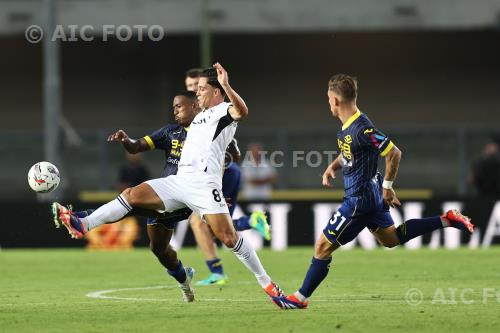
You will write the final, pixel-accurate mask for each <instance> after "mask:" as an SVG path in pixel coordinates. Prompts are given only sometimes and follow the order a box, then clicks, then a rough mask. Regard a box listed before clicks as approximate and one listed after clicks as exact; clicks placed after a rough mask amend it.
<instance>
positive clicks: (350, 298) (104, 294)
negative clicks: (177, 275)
mask: <svg viewBox="0 0 500 333" xmlns="http://www.w3.org/2000/svg"><path fill="white" fill-rule="evenodd" d="M251 283H255V281H238V282H237V283H235V284H251ZM174 288H178V286H177V285H163V286H148V287H135V288H116V289H107V290H100V291H94V292H90V293H88V294H86V295H85V296H87V297H90V298H97V299H107V300H120V301H135V302H137V301H139V302H141V301H143V302H144V301H145V302H167V301H172V300H173V299H172V298H140V297H121V296H109V295H108V294H113V293H117V292H123V291H134V290H151V289H174ZM343 296H345V297H347V298H346V299H338V298H330V297H321V296H319V297H313V298H312V301H313V302H331V303H349V302H356V303H363V302H364V303H406V301H405V300H403V299H400V300H398V299H380V298H373V299H370V297H372V296H373V295H343ZM360 298H361V299H360ZM362 298H364V299H362ZM197 300H198V301H201V302H262V301H263V298H254V299H249V298H245V299H231V298H197Z"/></svg>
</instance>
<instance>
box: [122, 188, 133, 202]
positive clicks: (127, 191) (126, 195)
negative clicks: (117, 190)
mask: <svg viewBox="0 0 500 333" xmlns="http://www.w3.org/2000/svg"><path fill="white" fill-rule="evenodd" d="M131 192H132V188H131V187H128V188H126V189H124V190H123V192H122V193H121V196H122V197H123V198H125V200H127V202H128V203H129V204H130V197H131Z"/></svg>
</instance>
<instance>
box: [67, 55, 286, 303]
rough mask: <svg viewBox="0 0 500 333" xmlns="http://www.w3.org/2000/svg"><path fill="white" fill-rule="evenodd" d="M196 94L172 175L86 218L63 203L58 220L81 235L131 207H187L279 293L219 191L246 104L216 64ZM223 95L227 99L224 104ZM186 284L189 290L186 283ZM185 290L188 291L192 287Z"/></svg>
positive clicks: (205, 74) (126, 192) (269, 291)
mask: <svg viewBox="0 0 500 333" xmlns="http://www.w3.org/2000/svg"><path fill="white" fill-rule="evenodd" d="M197 96H198V102H199V105H200V107H201V108H202V109H203V111H201V112H200V113H198V114H197V115H196V117H195V118H194V120H193V121H192V123H191V126H190V128H189V131H188V134H187V138H186V141H185V143H184V147H183V149H182V155H181V159H180V161H179V168H178V172H177V174H176V175H171V176H168V177H166V178H157V179H153V180H149V181H146V182H144V183H142V184H140V185H138V186H135V187H132V188H128V189H126V190H124V191H123V192H122V193H121V194H120V195H119V196H118V197H117V198H116V199H115V200H113V201H111V202H108V203H107V204H104V205H103V206H101V207H99V208H98V209H96V210H95V211H94V212H93V213H92V214H90V215H89V216H88V217H85V218H78V217H77V216H75V215H74V214H72V212H71V211H70V210H68V209H67V208H65V207H63V206H61V208H60V209H59V212H58V214H59V221H60V222H61V223H62V224H63V225H64V226H65V227H66V228H67V229H68V231H69V233H70V234H71V235H72V236H73V237H75V238H81V237H83V234H84V233H85V232H86V231H87V230H90V229H93V228H95V227H96V226H97V225H101V224H104V223H107V222H114V221H117V220H119V219H121V218H122V217H123V216H125V215H126V214H127V213H128V212H129V211H130V210H132V207H140V208H146V209H154V210H157V211H159V212H163V211H167V212H171V211H174V210H178V209H181V208H184V207H186V206H187V207H189V208H190V209H191V210H193V211H194V212H195V213H197V214H198V215H199V216H201V217H203V219H204V220H205V221H206V222H207V224H208V225H209V226H210V228H211V230H212V231H213V233H214V235H215V237H217V238H218V239H219V240H220V241H221V242H222V243H223V244H224V245H226V246H227V247H228V248H230V249H231V250H232V251H233V252H234V253H235V254H236V256H237V257H238V259H239V260H240V261H241V262H243V264H244V265H245V266H246V267H247V268H248V269H249V270H250V271H251V272H252V273H254V275H255V277H256V279H257V281H258V282H259V284H260V286H261V287H262V288H263V289H264V291H265V292H266V293H267V294H268V295H269V296H270V297H277V296H282V295H283V292H282V290H281V289H280V288H279V286H278V285H277V284H276V283H274V282H273V281H272V280H271V278H270V277H269V275H268V274H267V273H266V271H265V269H264V267H263V266H262V264H261V262H260V260H259V258H258V256H257V254H256V253H255V250H254V249H253V248H252V247H251V245H250V244H248V243H247V242H246V241H245V240H244V239H243V238H242V237H241V236H239V235H238V234H236V231H235V229H234V226H233V223H232V220H231V217H230V215H229V210H228V207H227V204H226V202H225V200H224V197H223V194H222V174H223V167H224V155H225V151H226V147H227V146H228V145H229V143H230V142H231V140H232V139H233V137H234V133H235V132H236V127H237V125H238V122H239V121H241V120H242V119H243V118H245V117H246V116H247V115H248V108H247V106H246V104H245V102H244V100H243V99H242V98H241V97H240V96H239V95H238V94H237V93H236V91H234V89H233V88H232V87H231V86H230V85H229V77H228V74H227V72H226V70H225V69H224V68H223V67H222V65H220V64H219V63H216V64H214V66H213V68H210V69H206V70H205V71H203V74H202V76H201V78H200V81H199V83H198V91H197ZM226 96H227V97H228V99H229V101H230V103H227V102H224V99H225V97H226ZM180 266H182V264H181V263H180ZM178 271H179V274H183V272H184V268H183V267H179V268H178ZM190 280H191V278H190V277H189V278H188V279H187V280H186V282H187V284H189V282H190ZM181 285H182V283H181ZM185 287H186V290H187V287H188V286H185ZM181 289H182V288H181ZM183 291H184V289H183ZM189 292H191V293H192V288H190V286H189ZM193 298H194V296H193Z"/></svg>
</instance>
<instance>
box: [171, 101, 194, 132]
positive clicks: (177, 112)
mask: <svg viewBox="0 0 500 333" xmlns="http://www.w3.org/2000/svg"><path fill="white" fill-rule="evenodd" d="M173 107H174V116H175V121H176V122H177V124H179V125H181V126H184V127H188V126H189V125H190V124H191V122H192V121H193V119H194V116H195V115H196V112H195V111H196V103H195V102H193V101H192V100H190V99H189V98H187V97H186V96H175V97H174V102H173Z"/></svg>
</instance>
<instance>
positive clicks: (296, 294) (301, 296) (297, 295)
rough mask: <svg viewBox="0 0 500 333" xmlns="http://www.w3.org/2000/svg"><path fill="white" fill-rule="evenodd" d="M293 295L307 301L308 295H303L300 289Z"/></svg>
mask: <svg viewBox="0 0 500 333" xmlns="http://www.w3.org/2000/svg"><path fill="white" fill-rule="evenodd" d="M293 295H294V296H295V298H297V299H298V300H299V301H301V302H302V303H304V302H305V301H307V297H305V296H304V295H302V294H301V293H300V291H296V292H295V293H293Z"/></svg>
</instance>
